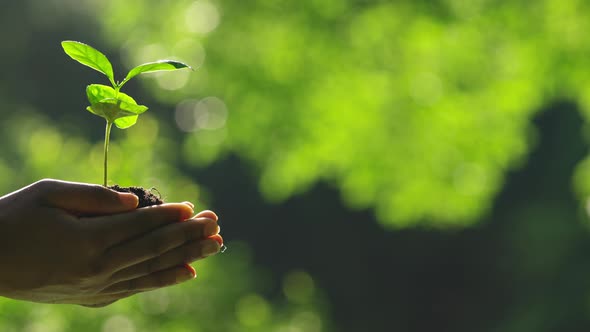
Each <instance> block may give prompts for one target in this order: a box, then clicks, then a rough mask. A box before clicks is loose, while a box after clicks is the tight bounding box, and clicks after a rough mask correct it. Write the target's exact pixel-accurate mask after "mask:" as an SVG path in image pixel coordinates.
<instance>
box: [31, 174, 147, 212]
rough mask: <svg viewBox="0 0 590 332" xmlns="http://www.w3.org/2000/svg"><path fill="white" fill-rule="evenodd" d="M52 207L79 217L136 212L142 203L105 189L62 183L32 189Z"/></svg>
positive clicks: (50, 182)
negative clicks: (81, 215)
mask: <svg viewBox="0 0 590 332" xmlns="http://www.w3.org/2000/svg"><path fill="white" fill-rule="evenodd" d="M31 187H32V188H31V189H32V190H38V191H39V194H40V195H41V197H42V198H43V199H44V201H45V202H46V203H47V204H48V205H49V206H51V207H56V208H59V209H63V210H67V211H69V212H73V213H77V214H93V215H97V214H112V213H120V212H126V211H130V210H134V209H135V208H137V204H138V202H139V199H138V198H137V196H135V195H133V194H130V193H119V192H116V191H114V190H111V189H108V188H106V187H103V186H100V185H96V184H88V183H79V182H67V181H59V180H41V181H39V182H37V183H35V184H34V185H33V186H31Z"/></svg>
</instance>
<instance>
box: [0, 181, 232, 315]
mask: <svg viewBox="0 0 590 332" xmlns="http://www.w3.org/2000/svg"><path fill="white" fill-rule="evenodd" d="M137 202H138V200H137V197H136V196H134V195H132V194H127V193H118V192H115V191H112V190H110V189H107V188H104V187H102V186H99V185H90V184H83V183H73V182H63V181H57V180H41V181H39V182H36V183H34V184H32V185H30V186H28V187H25V188H23V189H20V190H18V191H15V192H13V193H11V194H8V195H6V196H3V197H0V271H1V272H0V296H5V297H9V298H14V299H21V300H28V301H34V302H44V303H73V304H81V305H85V306H102V305H107V304H110V303H112V302H115V301H117V300H119V299H121V298H124V297H127V296H130V295H133V294H136V293H139V292H143V291H148V290H153V289H157V288H162V287H166V286H170V285H173V284H177V283H179V282H183V281H186V280H190V279H192V278H194V270H193V269H192V268H191V267H190V266H188V265H187V264H186V263H190V262H192V261H195V260H197V259H200V258H204V257H206V256H208V255H211V254H214V253H217V252H218V251H219V249H220V245H221V244H222V242H223V240H222V238H221V236H219V235H218V232H219V227H218V226H217V216H216V215H215V214H214V213H213V212H211V211H203V212H201V213H199V214H198V215H196V216H195V217H194V218H191V216H192V215H193V209H192V205H190V204H184V203H172V204H162V205H158V206H152V207H147V208H140V209H136V207H137ZM89 215H91V217H88V216H89Z"/></svg>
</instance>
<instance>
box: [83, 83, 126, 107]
mask: <svg viewBox="0 0 590 332" xmlns="http://www.w3.org/2000/svg"><path fill="white" fill-rule="evenodd" d="M119 93H121V92H119ZM116 95H117V91H115V89H113V88H111V87H110V86H107V85H102V84H90V85H89V86H87V87H86V96H88V101H89V102H90V104H91V105H92V104H96V103H99V102H100V101H101V100H103V99H107V98H113V99H116V98H115V96H116ZM130 98H131V97H130Z"/></svg>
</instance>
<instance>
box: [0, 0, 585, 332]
mask: <svg viewBox="0 0 590 332" xmlns="http://www.w3.org/2000/svg"><path fill="white" fill-rule="evenodd" d="M0 4H1V7H0V43H1V45H2V46H1V50H2V51H1V52H0V60H1V63H2V64H3V65H2V70H1V71H0V100H1V101H2V103H1V105H2V106H1V107H0V110H1V111H0V117H1V119H2V121H1V122H0V139H1V140H2V142H3V144H2V145H1V147H0V174H1V176H0V192H1V193H8V192H10V191H12V190H15V189H18V188H20V187H22V186H25V185H27V184H29V183H31V182H34V181H36V180H38V179H41V178H46V177H52V178H59V179H64V180H71V181H84V182H92V183H100V182H101V179H102V178H101V176H102V173H101V172H102V170H101V167H102V135H103V126H104V124H103V120H102V119H100V118H98V117H96V116H93V115H92V114H90V113H88V112H87V111H85V107H86V105H87V102H86V96H85V92H84V91H85V86H86V85H87V84H90V83H103V84H104V83H106V79H105V78H104V77H102V76H101V75H100V74H98V73H96V72H94V71H92V70H90V69H88V68H85V67H82V66H80V65H78V64H76V63H75V62H73V61H72V60H71V59H69V58H68V57H67V56H66V55H65V54H64V53H63V51H62V49H61V47H60V42H61V41H62V40H67V39H71V40H79V41H83V42H86V43H88V44H90V45H93V46H94V47H96V48H98V49H99V50H101V51H103V52H104V53H105V54H106V55H107V56H108V57H109V58H110V59H111V60H112V61H113V63H114V67H115V75H116V76H117V77H119V78H121V77H123V75H124V74H125V73H126V72H127V70H128V69H129V68H131V67H133V66H135V65H137V64H139V63H142V62H146V61H152V60H155V59H160V58H174V59H178V60H181V61H184V62H186V63H188V64H190V65H192V66H194V67H197V68H198V69H197V70H196V71H195V72H188V71H186V72H178V73H166V74H163V75H159V74H152V75H151V76H149V77H148V75H146V77H144V78H142V79H139V80H135V81H133V82H131V83H129V84H128V85H126V87H125V91H126V92H127V93H129V94H130V95H132V96H134V97H135V99H136V100H137V101H138V102H139V103H140V104H144V105H148V106H149V107H150V110H149V111H148V112H147V113H146V114H145V115H142V116H141V117H140V118H139V121H138V123H137V125H135V126H134V127H132V128H130V129H128V130H126V131H121V130H118V129H115V130H114V131H113V134H112V138H111V139H112V140H111V152H110V158H109V159H110V160H109V161H110V164H109V165H110V169H109V171H110V174H109V175H110V176H109V180H110V183H118V184H121V185H142V186H145V187H156V188H157V189H158V191H159V192H161V193H162V195H163V196H164V198H165V199H166V200H168V201H179V200H191V201H193V202H195V203H196V204H197V208H202V209H205V208H207V209H213V210H215V211H216V212H217V213H218V214H219V215H220V225H221V227H222V230H223V235H224V238H225V241H226V244H227V245H228V246H229V250H228V251H227V252H225V253H224V254H221V255H217V256H216V257H213V258H210V259H207V260H205V261H202V262H198V263H196V264H195V267H196V269H197V273H198V277H197V279H196V280H195V281H193V282H189V283H186V284H183V285H180V286H176V287H173V288H169V289H164V290H160V291H156V292H151V293H146V294H143V295H140V296H136V297H133V298H131V299H127V300H122V301H119V302H117V303H115V304H113V305H111V306H109V307H106V308H101V309H87V308H81V307H75V306H67V305H37V304H29V303H24V302H17V301H12V300H8V299H0V330H1V331H29V332H37V331H43V332H52V331H122V332H132V331H172V332H184V331H278V332H316V331H345V332H348V331H350V332H353V331H455V332H457V331H465V332H467V331H469V332H471V331H507V332H511V331H514V332H522V331H588V330H590V259H589V257H590V236H589V235H590V234H589V228H588V225H590V223H589V222H588V218H587V216H586V215H587V213H586V210H585V200H586V197H588V196H590V159H588V157H589V154H588V147H589V144H588V143H589V142H590V127H589V126H588V123H589V122H588V120H589V117H590V38H589V37H588V31H590V3H589V2H587V1H582V0H540V1H536V2H530V1H523V0H513V1H492V0H438V1H427V0H418V1H410V0H400V1H395V2H394V1H385V0H382V1H378V0H374V1H371V0H362V1H361V0H348V1H346V0H305V1H286V0H253V1H221V0H220V1H214V0H173V1H161V0H132V1H115V0H78V1H71V0H70V1H67V0H45V1H34V0H26V1H6V0H4V1H1V2H0ZM48 236H51V235H50V234H48ZM23 241H27V240H26V239H23Z"/></svg>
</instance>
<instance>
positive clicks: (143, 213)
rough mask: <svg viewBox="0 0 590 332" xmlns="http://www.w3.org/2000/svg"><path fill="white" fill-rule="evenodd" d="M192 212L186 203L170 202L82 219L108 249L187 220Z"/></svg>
mask: <svg viewBox="0 0 590 332" xmlns="http://www.w3.org/2000/svg"><path fill="white" fill-rule="evenodd" d="M192 214H193V209H191V208H190V207H189V206H188V205H186V204H181V203H168V204H162V205H155V206H149V207H144V208H140V209H137V210H134V211H131V212H127V213H122V214H116V215H110V216H100V217H92V218H82V221H83V222H85V223H86V224H85V226H88V227H89V231H91V232H93V233H95V237H97V238H100V239H101V241H100V242H101V243H102V247H103V248H104V249H106V248H109V247H111V246H115V245H117V244H119V243H120V242H122V241H125V240H129V239H132V238H135V237H138V236H140V235H143V234H145V233H148V232H150V231H152V230H154V229H156V228H158V227H162V226H164V225H168V224H172V223H176V222H180V221H184V220H187V219H188V218H190V216H191V215H192Z"/></svg>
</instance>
